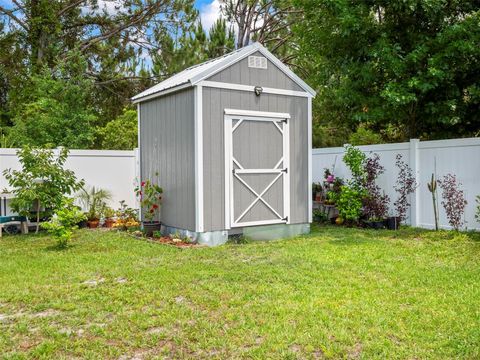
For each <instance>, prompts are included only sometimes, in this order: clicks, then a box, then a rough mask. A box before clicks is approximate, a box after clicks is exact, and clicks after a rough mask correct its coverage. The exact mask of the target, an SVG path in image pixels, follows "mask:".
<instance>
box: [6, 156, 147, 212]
mask: <svg viewBox="0 0 480 360" xmlns="http://www.w3.org/2000/svg"><path fill="white" fill-rule="evenodd" d="M16 152H17V149H0V193H2V192H3V191H4V190H5V189H6V190H10V189H9V186H8V182H7V180H6V179H5V177H4V176H3V171H4V170H5V169H9V168H12V169H19V168H20V163H19V162H18V158H17V155H16ZM137 154H138V152H137V150H131V151H120V150H71V151H70V153H69V156H68V159H67V161H66V163H65V167H66V168H68V169H70V170H72V171H74V172H75V175H76V176H77V178H78V179H84V180H85V184H86V186H87V187H91V186H95V187H96V188H101V189H105V190H108V191H110V193H111V194H112V199H111V201H109V205H110V206H111V207H113V208H114V209H117V208H118V207H119V201H120V200H125V201H126V203H127V204H128V205H129V206H130V207H137V202H136V199H135V195H134V192H133V190H134V187H135V184H136V181H137V179H138V173H137V171H138V170H137V169H138V156H137Z"/></svg>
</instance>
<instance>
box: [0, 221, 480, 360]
mask: <svg viewBox="0 0 480 360" xmlns="http://www.w3.org/2000/svg"><path fill="white" fill-rule="evenodd" d="M53 245H54V241H53V240H52V239H49V238H48V237H47V236H46V235H39V236H35V235H29V236H15V237H12V236H10V237H4V238H2V240H0V357H4V358H6V359H10V358H12V359H22V358H42V357H43V358H101V359H104V358H122V359H130V358H135V359H149V358H164V357H169V358H171V357H173V358H209V359H210V358H222V359H223V358H291V359H294V358H302V359H303V358H365V359H371V358H382V359H385V358H389V359H390V358H402V359H404V358H407V359H413V358H421V359H424V358H435V359H439V358H445V359H447V358H448V359H452V358H470V359H475V358H477V359H478V358H480V238H479V234H455V233H447V232H438V233H435V232H431V231H423V230H413V229H405V230H401V231H398V232H391V231H390V232H389V231H365V230H358V229H345V228H334V227H326V228H318V229H315V230H314V232H313V233H312V234H311V235H309V236H306V237H299V238H295V239H290V240H281V241H271V242H257V243H251V244H247V245H226V246H221V247H217V248H191V249H183V250H179V249H176V248H173V247H169V246H164V245H158V244H152V243H149V242H145V241H141V240H137V239H134V238H131V237H129V236H128V235H126V234H121V233H115V232H101V231H88V230H84V231H81V232H79V234H78V239H77V240H76V241H75V242H74V243H73V244H72V246H71V247H70V248H68V249H67V250H64V251H59V250H56V249H55V248H54V247H53Z"/></svg>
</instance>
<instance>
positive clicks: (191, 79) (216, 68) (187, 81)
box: [132, 43, 316, 102]
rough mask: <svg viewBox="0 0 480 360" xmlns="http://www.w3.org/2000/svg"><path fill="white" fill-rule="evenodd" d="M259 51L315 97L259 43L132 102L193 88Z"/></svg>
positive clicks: (166, 82) (173, 79) (197, 67)
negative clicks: (186, 87) (179, 89)
mask: <svg viewBox="0 0 480 360" xmlns="http://www.w3.org/2000/svg"><path fill="white" fill-rule="evenodd" d="M257 51H259V52H260V53H262V54H263V55H264V56H265V57H266V58H267V59H268V60H270V61H271V62H272V63H274V64H275V65H276V66H277V67H278V68H279V69H280V70H281V71H283V72H284V73H285V74H286V75H287V76H288V77H290V78H291V79H292V80H293V81H295V82H296V83H297V84H298V85H299V86H300V87H301V88H302V89H304V90H305V91H306V92H308V93H310V94H311V95H312V96H315V94H316V93H315V91H314V90H313V89H312V88H311V87H310V86H308V85H307V83H305V82H304V81H303V80H302V79H300V78H299V77H298V76H297V75H295V73H294V72H293V71H292V70H290V69H289V68H288V67H287V66H286V65H285V64H283V63H282V62H281V61H280V60H279V59H277V58H276V57H275V56H274V55H273V54H272V53H271V52H270V51H268V50H267V49H266V48H264V47H263V46H262V45H261V44H259V43H253V44H252V45H249V46H246V47H244V48H241V49H238V50H235V51H233V52H231V53H229V54H226V55H224V56H222V57H219V58H216V59H212V60H209V61H206V62H204V63H201V64H198V65H194V66H191V67H189V68H187V69H185V70H183V71H181V72H179V73H178V74H175V75H173V76H172V77H169V78H168V79H166V80H164V81H162V82H161V83H159V84H157V85H154V86H152V87H151V88H149V89H147V90H145V91H143V92H141V93H140V94H138V95H135V96H134V97H133V98H132V101H133V102H141V101H143V100H144V99H145V100H146V98H147V97H148V98H152V97H155V96H161V95H162V94H163V93H164V92H167V91H169V90H173V89H175V88H177V87H183V86H193V85H195V84H197V83H199V82H200V81H202V80H205V79H206V78H208V77H210V76H212V75H214V74H216V73H218V72H220V71H222V70H223V69H225V68H227V67H229V66H230V65H232V64H234V63H236V62H238V61H240V60H241V59H244V58H245V57H247V56H249V55H251V54H253V53H255V52H257Z"/></svg>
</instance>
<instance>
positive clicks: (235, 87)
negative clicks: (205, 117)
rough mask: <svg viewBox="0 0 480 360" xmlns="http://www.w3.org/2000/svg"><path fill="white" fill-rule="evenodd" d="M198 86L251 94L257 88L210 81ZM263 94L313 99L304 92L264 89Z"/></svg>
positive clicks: (202, 82) (201, 82)
mask: <svg viewBox="0 0 480 360" xmlns="http://www.w3.org/2000/svg"><path fill="white" fill-rule="evenodd" d="M198 84H199V85H202V86H204V87H211V88H217V89H227V90H238V91H247V92H251V93H254V92H255V86H253V85H242V84H233V83H225V82H220V81H208V80H204V81H200V82H199V83H198ZM262 94H275V95H285V96H298V97H307V98H312V97H313V96H312V95H311V94H310V93H308V92H304V91H294V90H286V89H276V88H269V87H262ZM260 96H261V95H260Z"/></svg>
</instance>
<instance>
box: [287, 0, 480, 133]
mask: <svg viewBox="0 0 480 360" xmlns="http://www.w3.org/2000/svg"><path fill="white" fill-rule="evenodd" d="M294 2H295V4H296V6H298V7H301V8H303V16H304V18H303V20H302V21H299V22H297V23H296V24H295V26H294V32H295V34H296V36H297V37H298V42H299V44H300V54H301V58H302V59H303V64H304V65H305V66H306V67H308V69H309V71H310V74H311V80H312V82H313V83H314V84H315V85H316V88H317V89H318V90H319V92H318V96H317V97H316V100H315V102H316V106H315V108H316V109H317V110H318V111H317V112H316V114H315V119H314V120H315V121H316V122H319V123H320V124H321V125H322V126H334V127H336V128H339V129H343V128H346V129H348V130H349V131H355V129H356V128H357V127H358V125H359V124H369V125H372V126H373V128H375V129H376V130H378V132H381V133H382V135H383V136H384V137H386V138H387V140H394V141H398V140H405V139H407V138H409V137H420V138H424V139H434V138H444V137H457V136H475V134H476V132H478V129H479V128H480V115H479V112H478V108H479V105H480V96H479V95H480V92H479V88H480V77H479V74H480V46H478V39H479V38H480V26H479V21H480V12H479V9H480V6H479V3H478V2H476V1H462V0H453V1H449V2H445V1H430V0H416V1H411V0H401V1H391V2H385V1H383V0H374V1H368V2H365V1H344V0H338V1H329V0H294ZM392 128H393V129H395V132H392ZM390 134H393V138H389V135H390Z"/></svg>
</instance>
